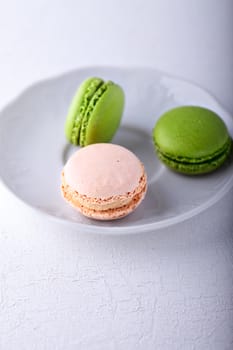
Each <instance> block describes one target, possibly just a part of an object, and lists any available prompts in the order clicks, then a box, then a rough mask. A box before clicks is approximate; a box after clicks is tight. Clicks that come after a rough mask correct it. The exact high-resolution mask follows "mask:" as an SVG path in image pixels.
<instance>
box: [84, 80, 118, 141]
mask: <svg viewBox="0 0 233 350" xmlns="http://www.w3.org/2000/svg"><path fill="white" fill-rule="evenodd" d="M110 85H113V82H111V81H107V82H106V83H103V84H101V85H100V86H99V88H98V89H97V90H96V91H95V93H94V94H93V95H92V98H91V99H90V100H89V103H88V104H86V105H85V107H83V118H82V122H81V127H80V131H79V144H80V146H85V135H86V128H87V125H88V122H89V119H90V117H91V115H92V112H93V110H94V108H95V106H96V105H97V103H98V101H99V100H100V98H101V97H102V96H103V95H104V93H105V92H106V91H107V89H108V87H109V86H110Z"/></svg>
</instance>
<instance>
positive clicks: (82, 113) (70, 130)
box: [65, 77, 124, 146]
mask: <svg viewBox="0 0 233 350" xmlns="http://www.w3.org/2000/svg"><path fill="white" fill-rule="evenodd" d="M123 109H124V92H123V90H122V88H121V87H120V86H119V85H117V84H115V83H113V82H112V81H106V82H105V81H104V80H102V79H101V78H98V77H90V78H88V79H86V80H85V81H83V83H82V84H81V85H80V87H79V88H78V90H77V92H76V94H75V96H74V97H73V99H72V102H71V105H70V108H69V111H68V115H67V118H66V123H65V135H66V138H67V140H68V141H69V142H70V143H72V144H74V145H80V146H87V145H89V144H92V143H98V142H104V143H105V142H110V141H111V140H112V138H113V136H114V135H115V133H116V131H117V129H118V127H119V125H120V121H121V118H122V114H123Z"/></svg>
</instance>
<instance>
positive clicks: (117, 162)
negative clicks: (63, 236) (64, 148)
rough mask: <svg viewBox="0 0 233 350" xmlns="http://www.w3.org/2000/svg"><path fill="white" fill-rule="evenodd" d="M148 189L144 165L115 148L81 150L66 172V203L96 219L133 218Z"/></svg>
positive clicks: (105, 145)
mask: <svg viewBox="0 0 233 350" xmlns="http://www.w3.org/2000/svg"><path fill="white" fill-rule="evenodd" d="M146 189H147V176H146V172H145V168H144V165H143V164H142V162H141V161H140V160H139V159H138V158H137V157H136V155H135V154H134V153H132V152H131V151H129V150H128V149H126V148H125V147H122V146H119V145H115V144H109V143H96V144H92V145H89V146H86V147H84V148H81V149H79V150H78V151H76V152H75V153H74V154H73V155H72V156H71V158H70V159H69V160H68V162H67V163H66V165H65V167H64V169H63V171H62V185H61V191H62V195H63V197H64V199H65V200H66V201H67V202H68V203H69V204H71V205H72V206H73V207H74V208H76V209H77V210H78V211H80V212H81V213H82V214H83V215H85V216H87V217H90V218H93V219H98V220H113V219H118V218H121V217H124V216H126V215H128V214H130V213H131V212H132V211H133V210H135V209H136V207H137V206H138V205H139V204H140V203H141V201H142V200H143V198H144V196H145V193H146Z"/></svg>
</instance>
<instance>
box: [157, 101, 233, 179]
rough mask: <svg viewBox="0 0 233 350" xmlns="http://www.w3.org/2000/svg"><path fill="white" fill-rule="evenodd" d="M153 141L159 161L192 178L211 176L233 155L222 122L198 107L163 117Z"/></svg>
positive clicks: (229, 140) (207, 110)
mask: <svg viewBox="0 0 233 350" xmlns="http://www.w3.org/2000/svg"><path fill="white" fill-rule="evenodd" d="M153 140H154V145H155V149H156V153H157V155H158V157H159V159H160V160H161V161H162V162H163V163H164V164H165V165H167V166H168V167H169V168H171V169H173V170H175V171H178V172H181V173H184V174H189V175H196V174H203V173H208V172H211V171H213V170H215V169H217V168H218V167H220V166H221V165H222V164H223V163H224V162H225V160H226V159H227V157H228V156H229V154H230V152H231V147H232V140H231V137H230V135H229V133H228V130H227V127H226V125H225V123H224V122H223V120H222V119H221V118H220V117H219V116H218V115H217V114H216V113H214V112H213V111H211V110H209V109H207V108H203V107H198V106H181V107H177V108H174V109H171V110H169V111H167V112H166V113H164V114H163V115H162V116H161V117H160V118H159V119H158V121H157V123H156V124H155V127H154V129H153Z"/></svg>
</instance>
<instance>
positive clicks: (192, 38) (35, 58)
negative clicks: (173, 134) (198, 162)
mask: <svg viewBox="0 0 233 350" xmlns="http://www.w3.org/2000/svg"><path fill="white" fill-rule="evenodd" d="M232 6H233V4H232V1H231V0H222V1H219V0H189V1H186V0H174V1H172V0H170V1H168V0H164V1H163V0H157V1H143V2H142V1H138V0H137V1H130V0H128V1H123V0H120V1H107V0H106V1H98V2H95V1H88V2H85V3H84V2H81V1H71V0H67V1H62V0H60V1H55V0H52V1H50V2H48V1H45V0H40V1H36V2H32V1H29V0H22V1H20V2H17V1H13V0H11V1H10V0H9V1H8V2H7V3H5V4H4V6H3V3H2V4H1V11H0V23H1V31H0V43H1V45H0V57H1V65H0V76H1V82H0V87H1V97H0V104H1V105H3V104H4V103H5V102H6V101H7V100H9V99H10V98H11V97H12V96H13V95H15V94H16V93H17V92H18V91H19V90H20V89H21V88H22V87H24V86H26V85H27V84H28V83H30V82H32V81H34V80H36V79H40V78H44V77H45V76H48V75H52V74H53V73H58V72H60V71H62V70H66V69H71V68H73V67H76V66H80V65H83V64H85V65H87V64H100V63H101V64H109V65H112V64H121V63H124V64H130V63H135V64H149V65H155V66H157V67H158V68H161V69H164V70H167V71H170V72H172V73H175V74H178V75H181V76H185V77H186V78H190V79H191V80H194V81H196V82H197V83H200V84H201V85H203V86H204V87H207V88H208V89H209V90H211V91H212V92H213V93H215V94H216V95H217V97H218V98H219V100H220V101H221V102H222V103H223V104H225V106H226V107H228V109H229V110H230V111H231V112H232V113H233V105H232V91H233V77H232V62H233V60H232V50H233V45H232V40H233V36H232V32H233V31H232V26H233V22H232V19H231V17H232V15H231V14H232ZM9 136H10V133H9ZM232 195H233V192H232V191H231V192H230V193H229V194H228V195H227V196H226V197H225V198H224V199H223V200H221V201H220V202H219V203H218V204H217V205H215V206H214V207H213V208H212V209H211V210H209V211H206V212H204V213H202V214H201V215H199V216H197V217H196V218H195V219H193V220H192V221H187V222H184V223H183V224H182V225H178V226H176V227H173V228H170V229H166V230H162V231H160V232H157V233H156V234H150V235H146V236H143V237H142V236H135V237H133V238H132V237H100V236H88V235H82V234H80V233H77V232H72V231H68V230H66V229H65V228H64V227H61V226H57V225H54V224H52V223H49V222H47V221H45V220H44V219H41V218H40V217H38V216H37V215H36V214H34V213H32V212H31V211H28V210H27V209H26V208H25V207H23V206H21V205H20V203H19V202H18V200H15V199H14V198H13V197H12V195H9V194H8V193H7V192H6V191H5V190H4V189H3V188H2V187H0V349H1V350H16V349H17V350H18V349H20V350H29V349H30V350H34V349H35V350H42V349H43V350H50V349H56V350H64V349H65V350H73V349H81V350H82V349H84V350H97V349H98V350H105V349H106V350H112V349H114V350H116V349H117V350H118V349H120V350H121V349H124V350H125V349H126V350H131V349H132V350H135V349H136V350H144V349H146V350H151V349H153V350H154V349H156V350H160V349H161V350H232V348H233V332H232V329H233V292H232V291H233V233H232V227H233V217H232V212H233V203H232V202H233V201H232Z"/></svg>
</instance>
